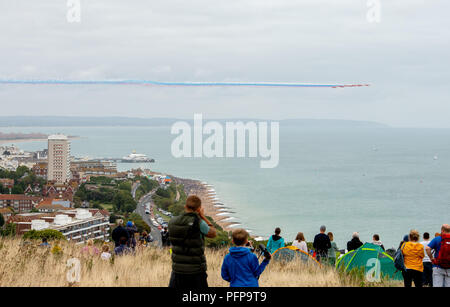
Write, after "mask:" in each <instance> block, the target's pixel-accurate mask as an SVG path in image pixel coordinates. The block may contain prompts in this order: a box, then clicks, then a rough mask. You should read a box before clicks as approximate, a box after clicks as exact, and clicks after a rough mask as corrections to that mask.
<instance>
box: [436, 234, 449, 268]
mask: <svg viewBox="0 0 450 307" xmlns="http://www.w3.org/2000/svg"><path fill="white" fill-rule="evenodd" d="M436 264H437V265H438V266H440V267H441V268H443V269H450V233H442V234H441V248H440V249H439V256H438V257H437V259H436Z"/></svg>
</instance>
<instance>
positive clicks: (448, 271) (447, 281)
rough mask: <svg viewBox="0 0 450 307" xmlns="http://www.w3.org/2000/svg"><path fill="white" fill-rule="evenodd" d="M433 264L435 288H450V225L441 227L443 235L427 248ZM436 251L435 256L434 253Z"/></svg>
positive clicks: (432, 241)
mask: <svg viewBox="0 0 450 307" xmlns="http://www.w3.org/2000/svg"><path fill="white" fill-rule="evenodd" d="M425 250H426V252H427V255H428V257H429V258H430V260H431V262H432V263H433V287H450V225H449V224H444V225H442V227H441V235H440V236H437V237H435V238H434V239H433V240H431V242H430V243H429V244H428V246H427V247H426V249H425ZM432 250H434V256H433V253H432Z"/></svg>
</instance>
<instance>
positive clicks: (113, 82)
mask: <svg viewBox="0 0 450 307" xmlns="http://www.w3.org/2000/svg"><path fill="white" fill-rule="evenodd" d="M0 84H35V85H38V84H39V85H42V84H47V85H58V84H59V85H99V84H103V85H155V86H261V87H329V88H342V87H358V86H369V84H308V83H284V82H189V81H184V82H161V81H152V80H133V79H131V80H13V79H10V80H8V79H7V80H0Z"/></svg>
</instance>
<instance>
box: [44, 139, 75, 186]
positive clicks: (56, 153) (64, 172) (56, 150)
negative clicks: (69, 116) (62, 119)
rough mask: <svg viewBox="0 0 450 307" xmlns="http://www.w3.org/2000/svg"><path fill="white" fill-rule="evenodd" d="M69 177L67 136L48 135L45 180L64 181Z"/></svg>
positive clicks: (68, 142) (68, 143)
mask: <svg viewBox="0 0 450 307" xmlns="http://www.w3.org/2000/svg"><path fill="white" fill-rule="evenodd" d="M69 179H70V141H69V139H68V138H67V136H65V135H62V134H54V135H50V136H49V137H48V170H47V180H49V181H56V182H57V183H65V182H66V181H68V180H69Z"/></svg>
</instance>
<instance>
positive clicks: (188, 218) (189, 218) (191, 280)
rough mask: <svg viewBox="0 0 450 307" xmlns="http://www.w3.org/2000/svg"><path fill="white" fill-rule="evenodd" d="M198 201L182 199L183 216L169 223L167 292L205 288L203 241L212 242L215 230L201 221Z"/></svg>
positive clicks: (195, 199) (189, 198)
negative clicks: (183, 204)
mask: <svg viewBox="0 0 450 307" xmlns="http://www.w3.org/2000/svg"><path fill="white" fill-rule="evenodd" d="M201 204H202V202H201V200H200V198H198V197H197V196H195V195H191V196H189V197H188V198H187V199H186V205H185V206H184V208H185V213H184V214H182V215H179V216H176V217H174V218H172V219H171V220H170V222H169V240H170V244H171V245H172V275H171V276H170V282H169V287H171V288H184V289H185V288H207V287H208V282H207V277H208V276H207V274H206V257H205V237H207V238H214V237H215V236H216V229H215V228H214V227H213V225H212V224H211V222H210V221H209V220H208V219H207V218H206V217H205V215H204V213H203V208H202V207H201Z"/></svg>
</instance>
